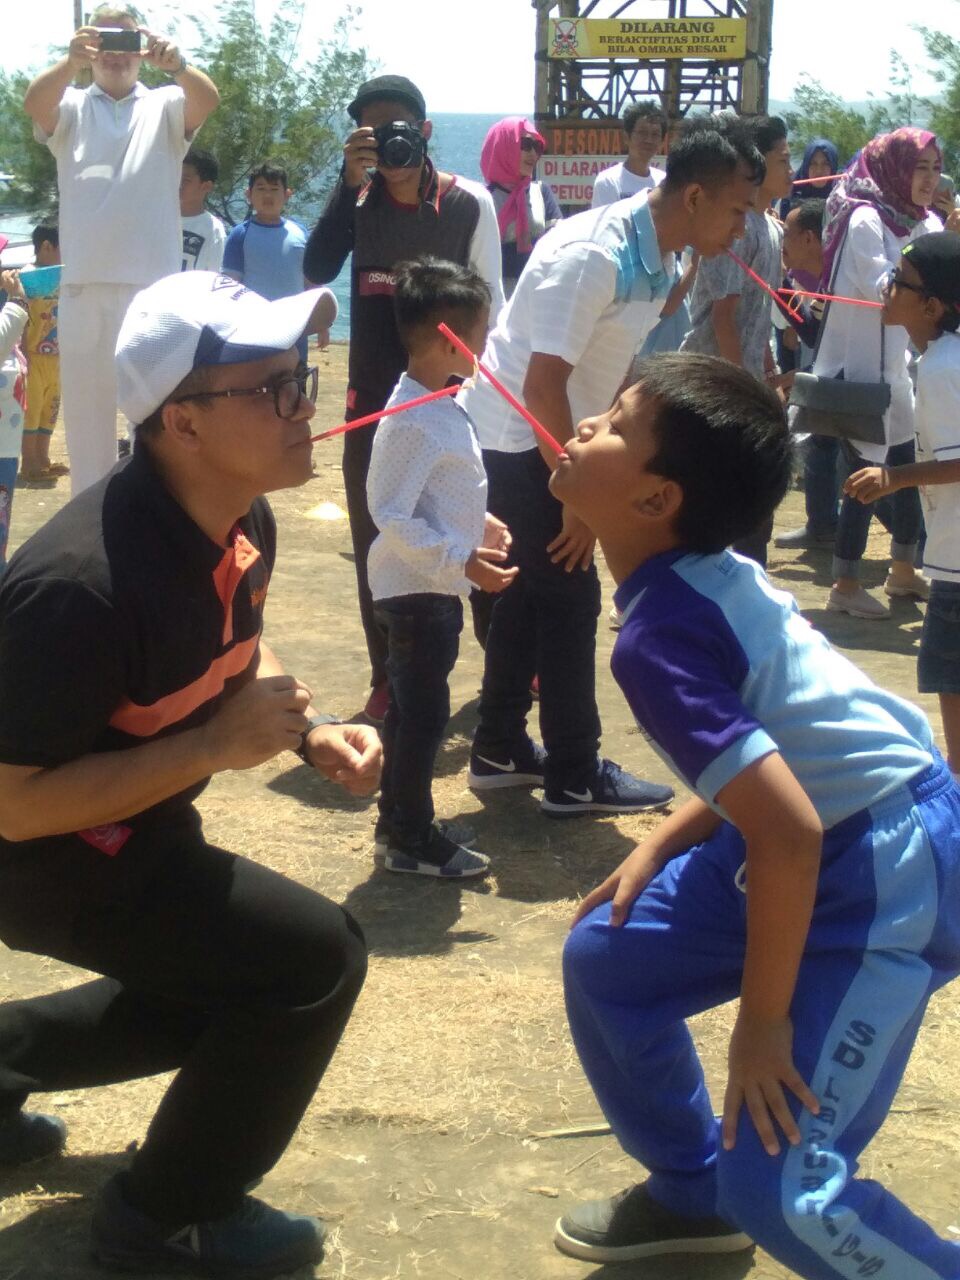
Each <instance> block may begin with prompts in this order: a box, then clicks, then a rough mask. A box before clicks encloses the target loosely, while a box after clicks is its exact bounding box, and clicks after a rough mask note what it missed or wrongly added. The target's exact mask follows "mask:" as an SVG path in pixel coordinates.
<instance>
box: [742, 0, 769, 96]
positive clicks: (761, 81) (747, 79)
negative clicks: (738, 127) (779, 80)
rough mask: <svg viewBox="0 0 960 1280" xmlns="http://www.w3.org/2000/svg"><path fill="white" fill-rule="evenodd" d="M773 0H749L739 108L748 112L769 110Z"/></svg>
mask: <svg viewBox="0 0 960 1280" xmlns="http://www.w3.org/2000/svg"><path fill="white" fill-rule="evenodd" d="M772 28H773V0H748V2H747V55H748V56H747V61H746V62H745V63H744V64H743V77H742V79H741V82H740V85H741V93H740V110H741V112H742V113H743V114H744V115H745V116H755V115H761V114H763V112H765V111H766V110H767V97H768V93H767V80H768V72H769V68H770V50H771V47H772V44H773V32H772Z"/></svg>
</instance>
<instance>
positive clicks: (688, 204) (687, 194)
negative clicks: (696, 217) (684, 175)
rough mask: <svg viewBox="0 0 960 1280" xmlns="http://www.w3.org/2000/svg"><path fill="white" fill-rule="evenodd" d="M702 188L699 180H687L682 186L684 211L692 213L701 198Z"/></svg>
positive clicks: (694, 211) (695, 210) (698, 205)
mask: <svg viewBox="0 0 960 1280" xmlns="http://www.w3.org/2000/svg"><path fill="white" fill-rule="evenodd" d="M703 196H704V190H703V187H702V186H701V185H700V183H699V182H688V183H687V185H686V186H685V187H684V188H683V196H682V199H683V208H684V212H685V213H689V214H694V213H696V212H697V210H698V209H699V207H700V204H701V202H702V200H703Z"/></svg>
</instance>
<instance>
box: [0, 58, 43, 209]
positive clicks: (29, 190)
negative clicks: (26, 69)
mask: <svg viewBox="0 0 960 1280" xmlns="http://www.w3.org/2000/svg"><path fill="white" fill-rule="evenodd" d="M31 78H32V77H31V76H29V75H25V74H24V73H23V72H20V71H18V72H15V73H14V74H13V75H6V74H4V73H3V72H0V122H2V123H0V170H3V172H4V173H10V174H13V178H14V182H13V185H12V186H11V188H10V189H9V190H8V191H6V192H4V200H5V201H7V202H8V203H9V204H11V205H13V206H14V207H15V208H19V209H27V210H29V211H30V212H31V213H34V212H36V213H49V212H53V211H54V210H55V209H56V206H57V163H56V161H55V160H54V158H53V156H52V155H51V154H50V151H49V150H48V149H47V148H46V147H45V146H42V145H41V144H40V143H39V142H36V141H35V140H34V137H33V121H32V120H31V119H30V118H29V116H28V115H27V113H26V112H25V111H24V109H23V95H24V93H25V92H26V89H27V85H28V84H29V83H30V80H31Z"/></svg>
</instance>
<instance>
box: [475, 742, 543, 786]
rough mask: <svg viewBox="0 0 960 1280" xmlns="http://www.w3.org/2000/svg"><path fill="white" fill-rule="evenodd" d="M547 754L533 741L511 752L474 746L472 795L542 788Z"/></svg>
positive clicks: (516, 747) (518, 746) (521, 744)
mask: <svg viewBox="0 0 960 1280" xmlns="http://www.w3.org/2000/svg"><path fill="white" fill-rule="evenodd" d="M545 760H546V752H545V751H544V749H543V747H541V746H540V745H539V744H538V743H536V742H533V741H532V740H531V739H530V738H528V739H527V740H526V742H524V743H520V744H518V745H517V746H515V747H514V748H513V749H512V750H511V751H509V752H506V753H503V754H502V755H501V753H494V752H492V751H482V750H481V749H480V748H479V747H477V746H476V745H474V748H473V750H472V751H471V752H470V770H469V772H468V774H467V786H468V787H469V788H470V790H471V791H494V790H498V789H499V788H501V787H542V786H543V766H544V761H545Z"/></svg>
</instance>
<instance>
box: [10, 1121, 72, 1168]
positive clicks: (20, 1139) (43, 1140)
mask: <svg viewBox="0 0 960 1280" xmlns="http://www.w3.org/2000/svg"><path fill="white" fill-rule="evenodd" d="M66 1140H67V1126H66V1125H65V1124H64V1123H63V1121H62V1120H61V1119H60V1117H59V1116H46V1115H43V1114H42V1113H41V1112H39V1111H18V1112H17V1113H16V1114H15V1115H12V1116H8V1117H7V1119H5V1120H0V1165H19V1164H33V1162H34V1160H45V1159H46V1158H47V1156H58V1155H59V1154H60V1152H61V1151H62V1150H63V1147H64V1143H65V1142H66Z"/></svg>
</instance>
